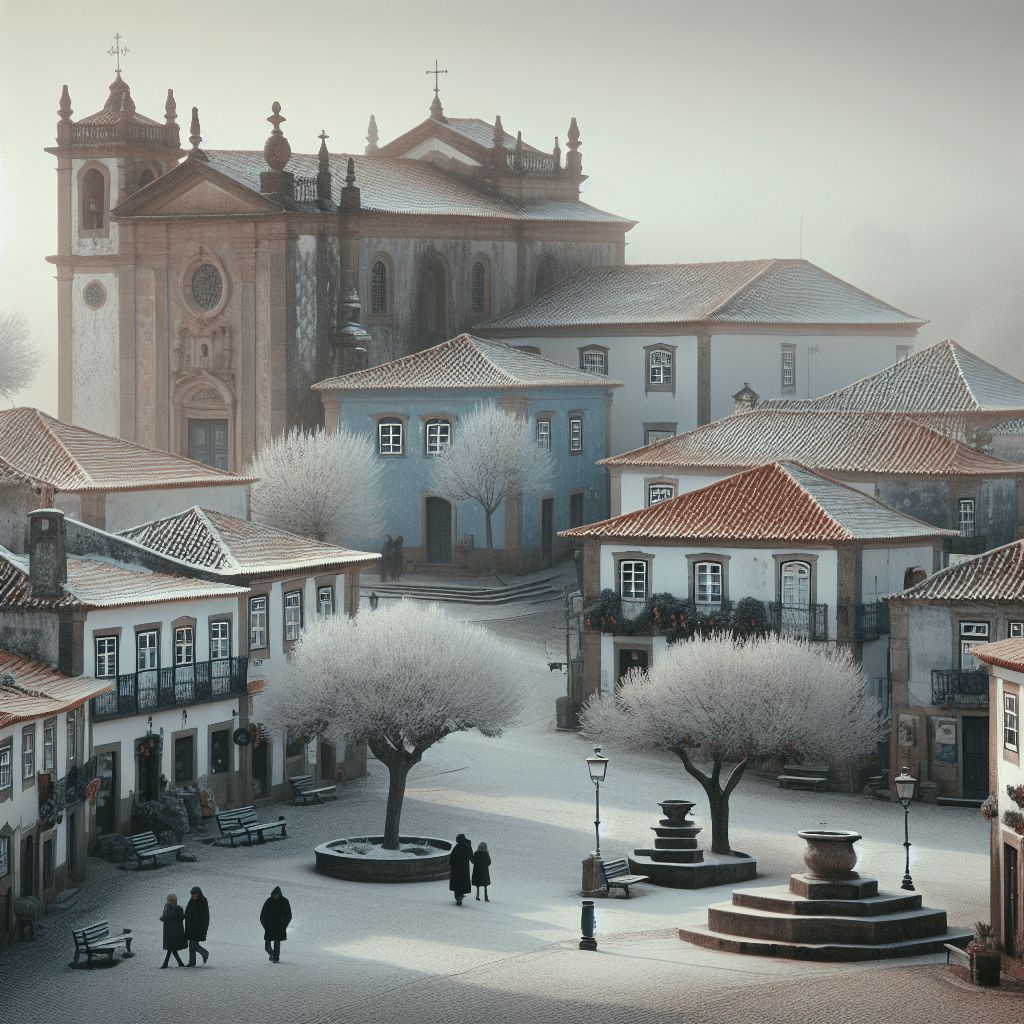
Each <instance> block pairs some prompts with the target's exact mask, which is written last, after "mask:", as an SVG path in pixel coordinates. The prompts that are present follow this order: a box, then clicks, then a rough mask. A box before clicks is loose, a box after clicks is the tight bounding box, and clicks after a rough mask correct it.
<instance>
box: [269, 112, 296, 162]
mask: <svg viewBox="0 0 1024 1024" xmlns="http://www.w3.org/2000/svg"><path fill="white" fill-rule="evenodd" d="M270 109H271V110H272V111H273V113H272V114H271V115H270V117H268V118H267V120H268V121H269V122H270V123H271V124H272V125H273V126H274V129H273V131H271V133H270V138H269V139H267V141H266V142H265V143H264V145H263V159H264V160H266V161H267V166H268V167H269V168H270V169H271V170H272V171H283V170H284V166H285V164H286V163H288V161H289V160H290V159H291V156H292V147H291V146H289V145H288V140H287V139H286V138H285V137H284V132H283V131H281V122H282V121H286V120H287V118H285V117H282V116H281V104H280V103H278V102H277V101H276V100H275V101H274V103H273V105H272V106H271V108H270Z"/></svg>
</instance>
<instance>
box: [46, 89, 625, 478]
mask: <svg viewBox="0 0 1024 1024" xmlns="http://www.w3.org/2000/svg"><path fill="white" fill-rule="evenodd" d="M272 109H273V112H272V113H271V115H270V117H269V118H268V119H267V120H268V121H270V123H271V124H272V125H273V128H272V131H271V134H270V137H269V138H268V139H267V141H266V144H265V145H264V147H263V150H262V152H260V151H258V150H257V151H251V152H250V151H212V150H211V151H208V150H204V149H202V148H200V145H199V143H200V141H201V129H200V125H199V118H198V112H197V111H196V110H195V108H193V111H192V122H191V135H190V142H191V149H183V148H181V144H180V130H179V126H178V123H177V111H176V107H175V102H174V97H173V94H172V93H171V92H170V91H169V92H168V98H167V104H166V107H165V111H164V119H163V122H160V121H156V120H153V119H151V118H148V117H145V116H143V115H142V114H140V113H138V112H137V110H136V108H135V104H134V102H133V100H132V98H131V92H130V90H129V87H128V85H127V84H126V83H125V82H124V81H123V80H122V79H121V76H120V74H118V76H117V78H116V79H115V81H114V82H113V83H112V84H111V86H110V95H109V97H108V99H107V102H106V104H105V105H104V107H103V109H102V110H101V111H99V112H98V113H96V114H93V115H90V116H88V117H85V118H82V119H80V120H77V121H76V120H74V119H73V117H72V115H73V113H74V112H73V110H72V109H71V100H70V96H69V95H68V90H67V88H66V87H65V89H64V93H63V95H62V97H61V103H60V121H59V122H58V126H57V145H56V147H53V148H51V149H48V150H47V152H49V153H52V154H53V155H54V156H55V157H56V158H57V172H58V252H57V254H56V255H55V256H52V257H49V260H50V262H52V263H54V264H55V265H56V268H57V280H58V354H59V366H60V371H59V416H60V418H61V419H63V420H66V421H69V422H72V423H75V424H78V425H80V426H84V427H87V428H89V429H92V430H96V431H99V432H102V433H106V434H112V435H115V436H119V437H122V438H125V439H127V440H131V441H136V442H138V443H141V444H145V445H149V446H152V447H155V448H160V449H163V450H166V451H169V452H173V453H175V454H179V455H184V456H187V457H189V458H192V459H195V460H196V461H199V462H203V463H206V464H208V465H211V466H215V467H217V468H220V469H226V470H230V471H237V470H239V469H241V468H243V467H244V466H245V465H246V464H247V462H248V461H249V459H250V458H251V456H252V454H253V453H254V452H255V451H256V450H257V448H258V447H259V446H260V445H261V444H263V443H264V442H266V441H267V440H269V439H270V438H271V437H272V436H274V435H275V434H277V433H279V432H281V431H282V430H284V429H287V428H289V427H292V426H301V427H303V428H310V427H313V426H316V425H319V424H321V423H322V422H323V410H322V407H321V404H320V401H319V399H318V398H317V396H316V394H315V393H314V392H312V391H311V390H310V386H311V385H312V384H314V383H316V382H317V381H320V380H324V379H325V378H328V377H331V376H335V375H338V374H343V373H348V372H352V371H354V370H357V369H359V368H360V367H362V366H372V365H379V364H381V363H384V362H387V361H389V360H392V359H395V358H400V357H402V356H404V355H408V354H411V353H414V352H417V351H421V350H423V349H426V348H429V347H431V346H433V345H436V344H438V343H440V342H442V341H445V340H447V339H448V338H450V337H452V336H453V335H455V334H458V333H460V332H463V331H466V330H468V329H470V328H471V327H472V326H473V325H474V324H475V323H478V322H482V321H484V320H487V319H490V318H493V317H495V316H499V315H501V314H503V313H506V312H509V311H510V310H512V309H515V308H518V307H519V306H522V305H523V304H524V303H526V302H529V301H530V300H531V299H532V298H533V297H534V295H536V294H538V293H539V292H541V291H544V290H545V289H547V288H548V287H550V286H551V285H552V284H554V283H555V282H557V281H558V280H561V279H562V278H564V277H566V276H568V275H570V274H572V273H575V272H576V271H577V270H579V269H581V268H584V267H588V266H593V265H607V264H622V263H624V261H625V234H626V232H627V231H628V230H629V229H630V228H632V227H633V225H634V223H635V222H634V221H631V220H628V219H627V218H624V217H619V216H616V215H614V214H609V213H604V212H602V211H600V210H597V209H595V208H593V207H591V206H588V205H587V204H585V203H582V202H581V201H580V199H579V186H580V183H581V182H582V181H583V180H585V178H584V175H583V173H582V159H581V155H580V152H579V150H580V142H579V131H578V129H577V128H576V124H575V120H573V122H572V124H571V126H570V129H569V132H568V134H567V136H566V146H567V152H566V155H565V159H564V162H563V159H562V153H561V150H560V148H559V145H558V140H557V139H556V140H555V145H554V147H553V150H552V151H551V152H547V153H546V152H542V151H540V150H538V149H536V148H534V147H532V146H530V145H528V144H526V143H524V142H523V141H522V138H521V136H517V137H513V136H512V135H510V134H508V133H507V132H505V130H504V128H503V127H502V125H501V119H500V118H498V119H497V120H496V121H495V123H494V125H490V124H488V123H486V122H484V121H481V120H477V119H472V118H448V117H446V116H445V114H444V111H443V109H442V107H441V104H440V102H439V99H438V98H437V96H436V95H435V100H434V103H433V105H432V106H431V111H430V116H429V117H428V118H427V119H426V120H425V121H424V122H423V123H422V124H420V125H419V126H417V127H416V128H414V129H412V130H411V131H409V132H406V133H405V134H404V135H402V136H400V137H399V138H397V139H395V140H394V141H393V142H391V143H388V144H387V145H385V146H378V143H377V130H376V125H375V123H374V121H373V120H372V119H371V122H370V131H369V134H368V136H367V140H368V145H367V146H366V151H365V153H363V154H361V155H358V156H354V157H353V156H348V155H347V154H331V153H330V152H329V151H328V149H327V145H326V143H327V136H326V134H323V133H322V134H321V138H320V149H319V153H318V154H316V155H299V154H293V153H292V151H291V147H290V144H289V142H288V140H287V138H286V137H285V134H284V132H283V130H282V128H281V124H282V122H284V120H285V118H284V117H283V116H282V115H281V111H280V106H279V105H278V104H274V105H273V108H272Z"/></svg>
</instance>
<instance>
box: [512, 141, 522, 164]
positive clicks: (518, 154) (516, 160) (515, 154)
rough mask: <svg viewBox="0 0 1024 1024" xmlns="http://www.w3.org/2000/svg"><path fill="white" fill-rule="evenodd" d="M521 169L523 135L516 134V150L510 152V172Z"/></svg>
mask: <svg viewBox="0 0 1024 1024" xmlns="http://www.w3.org/2000/svg"><path fill="white" fill-rule="evenodd" d="M522 169H523V133H522V132H516V148H515V149H514V150H513V151H512V170H514V171H521V170H522Z"/></svg>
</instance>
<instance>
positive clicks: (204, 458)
mask: <svg viewBox="0 0 1024 1024" xmlns="http://www.w3.org/2000/svg"><path fill="white" fill-rule="evenodd" d="M188 457H189V458H190V459H192V461H193V462H202V463H203V464H204V465H206V466H213V467H214V469H227V468H228V421H227V420H189V421H188Z"/></svg>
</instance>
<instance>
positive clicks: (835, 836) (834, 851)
mask: <svg viewBox="0 0 1024 1024" xmlns="http://www.w3.org/2000/svg"><path fill="white" fill-rule="evenodd" d="M797 835H798V836H799V837H800V838H801V839H803V840H806V842H807V849H806V850H804V863H805V864H806V865H807V869H808V871H809V872H810V873H811V874H812V875H813V876H814V877H815V878H822V879H848V878H856V877H857V872H856V871H854V870H853V868H854V866H855V865H856V863H857V853H856V851H855V850H854V849H853V844H854V843H856V842H857V841H858V840H860V839H863V838H864V837H863V836H862V835H861V834H860V833H859V832H828V831H825V830H818V829H806V830H804V831H803V832H797Z"/></svg>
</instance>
